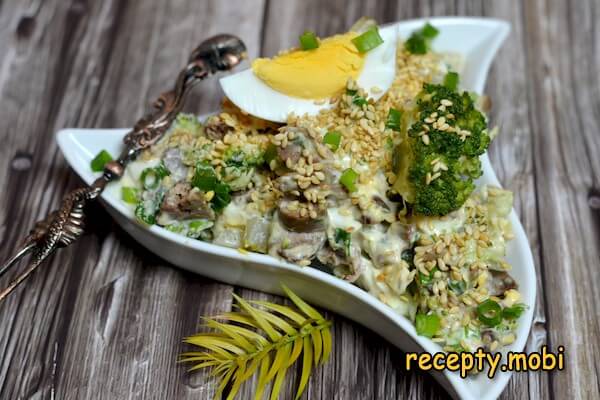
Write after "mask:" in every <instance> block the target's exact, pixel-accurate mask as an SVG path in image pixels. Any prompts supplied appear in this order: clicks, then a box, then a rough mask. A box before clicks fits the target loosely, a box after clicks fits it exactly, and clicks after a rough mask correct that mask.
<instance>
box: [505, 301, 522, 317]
mask: <svg viewBox="0 0 600 400" xmlns="http://www.w3.org/2000/svg"><path fill="white" fill-rule="evenodd" d="M523 311H525V304H515V305H514V306H512V307H507V308H505V309H504V310H502V317H503V318H504V319H517V318H519V317H520V316H521V314H523Z"/></svg>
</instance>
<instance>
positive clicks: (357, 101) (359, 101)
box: [352, 96, 369, 107]
mask: <svg viewBox="0 0 600 400" xmlns="http://www.w3.org/2000/svg"><path fill="white" fill-rule="evenodd" d="M352 103H354V104H356V105H357V106H360V107H362V106H364V105H367V104H369V102H368V101H367V99H365V98H364V97H361V96H354V98H353V99H352Z"/></svg>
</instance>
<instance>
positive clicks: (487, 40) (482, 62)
mask: <svg viewBox="0 0 600 400" xmlns="http://www.w3.org/2000/svg"><path fill="white" fill-rule="evenodd" d="M429 21H430V22H431V23H432V24H433V25H434V26H436V27H437V28H439V30H440V35H439V36H438V38H437V39H436V40H435V43H434V48H435V49H436V50H440V51H452V52H456V53H460V54H462V55H463V56H464V59H465V68H464V70H463V73H462V74H461V81H462V84H463V86H464V87H465V88H466V89H469V90H473V91H475V92H478V93H481V92H482V91H483V88H484V84H485V79H486V76H487V72H488V69H489V66H490V64H491V62H492V59H493V58H494V55H495V54H496V52H497V50H498V48H499V47H500V45H501V44H502V42H503V41H504V39H505V38H506V36H507V35H508V32H509V29H510V28H509V25H508V24H507V23H505V22H503V21H498V20H492V19H476V18H433V19H430V20H429ZM424 22H425V20H410V21H405V22H401V23H399V24H398V28H399V33H400V36H401V37H403V38H406V37H408V36H409V35H410V33H411V32H412V31H413V30H415V29H418V28H419V27H421V26H422V25H423V23H424ZM126 132H127V130H126V129H65V130H62V131H60V132H59V133H58V137H57V140H58V145H59V146H60V149H61V150H62V152H63V154H64V156H65V158H66V159H67V161H68V162H69V164H70V165H71V167H72V168H73V169H74V170H75V171H76V172H77V173H78V174H79V176H81V178H82V179H83V180H84V181H85V182H87V183H90V182H92V181H93V179H94V178H95V177H96V176H97V174H94V173H93V172H92V171H91V170H90V160H91V159H92V158H93V157H94V155H95V154H97V153H98V152H99V151H100V150H101V149H107V150H108V151H109V152H110V153H112V154H119V153H120V150H121V148H122V144H121V140H122V138H123V135H124V134H125V133H126ZM482 161H483V169H484V174H483V176H482V177H481V178H480V180H479V183H480V184H493V185H499V182H498V179H497V178H496V175H495V174H494V171H493V170H492V168H491V165H490V163H489V159H488V157H487V155H486V156H483V159H482ZM102 200H103V201H104V203H105V205H106V208H107V209H108V211H109V213H110V214H111V215H112V216H113V217H114V219H115V220H116V221H117V222H118V223H119V224H120V225H121V226H122V227H123V229H125V230H126V231H127V232H128V233H129V234H130V235H132V236H133V237H134V238H135V239H136V240H137V241H139V242H140V243H141V244H142V245H144V246H145V247H146V248H148V249H149V250H150V251H152V252H154V253H156V254H157V255H159V256H161V257H162V258H164V259H165V260H167V261H169V262H171V263H173V264H175V265H177V266H179V267H182V268H185V269H188V270H190V271H193V272H197V273H199V274H201V275H204V276H207V277H210V278H212V279H215V280H218V281H222V282H226V283H229V284H232V285H239V286H245V287H249V288H252V289H257V290H260V291H264V292H269V293H275V294H282V293H281V283H282V282H283V283H285V284H286V285H288V286H289V287H290V288H291V289H292V290H294V291H295V292H296V293H298V295H300V296H301V297H302V298H303V299H305V300H307V301H308V302H310V303H312V304H316V305H319V306H321V307H324V308H327V309H329V310H332V311H334V312H336V313H338V314H341V315H344V316H346V317H348V318H350V319H352V320H354V321H356V322H358V323H359V324H361V325H363V326H366V327H368V328H369V329H372V330H374V331H375V332H377V333H378V334H379V335H381V336H382V337H384V338H385V339H386V340H388V341H389V342H390V343H393V344H394V345H396V346H398V347H399V348H401V349H402V350H405V351H427V352H430V353H435V352H438V351H440V350H441V349H440V347H439V346H438V345H437V344H435V343H433V342H432V341H430V340H429V339H427V338H425V337H422V336H418V335H417V334H416V333H415V329H414V327H413V325H412V323H411V322H410V321H409V320H408V319H406V318H404V317H402V316H401V315H398V314H396V313H395V312H394V311H393V310H392V309H391V308H390V307H388V306H386V305H385V304H383V303H382V302H380V301H379V300H377V299H376V298H375V297H373V296H371V295H370V294H368V293H367V292H365V291H364V290H362V289H360V288H358V287H357V286H354V285H352V284H350V283H348V282H345V281H343V280H341V279H338V278H336V277H335V276H332V275H329V274H327V273H325V272H322V271H320V270H318V269H314V268H310V267H299V266H297V265H293V264H289V263H285V262H282V261H280V260H277V259H274V258H272V257H269V256H267V255H262V254H255V253H246V252H244V253H242V252H239V251H238V250H235V249H230V248H226V247H221V246H218V245H214V244H211V243H205V242H201V241H198V240H194V239H189V238H185V237H183V236H179V235H177V234H174V233H171V232H169V231H167V230H165V229H163V228H160V227H158V226H151V227H148V226H145V225H142V224H140V223H138V222H137V221H136V219H135V217H134V215H133V212H132V211H131V209H130V208H129V207H128V206H126V205H125V204H124V203H122V201H121V198H120V188H119V186H118V183H114V184H111V185H109V187H108V189H107V190H106V191H105V192H104V193H103V195H102ZM510 221H511V223H512V225H513V228H514V233H515V239H514V240H513V241H512V242H510V244H509V246H508V254H507V261H508V262H509V263H510V264H512V265H513V271H512V275H513V276H514V278H515V279H516V281H517V282H518V283H519V288H520V291H521V293H522V295H523V302H524V303H525V304H527V305H528V306H529V308H528V309H527V310H526V311H525V312H524V313H523V315H522V316H521V318H520V321H519V328H518V331H517V339H516V341H515V342H514V343H513V344H512V345H510V346H508V347H507V348H506V349H505V352H507V351H522V350H523V349H524V347H525V343H526V341H527V336H528V334H529V330H530V327H531V321H532V316H533V307H534V305H535V292H536V275H535V269H534V265H533V257H532V255H531V250H530V248H529V243H528V241H527V237H526V236H525V232H524V231H523V227H522V226H521V223H520V222H519V220H518V218H517V215H516V214H515V212H514V210H513V212H512V213H511V215H510ZM433 376H434V377H435V378H436V379H437V380H438V381H439V382H440V383H441V384H442V385H443V386H444V387H445V388H446V390H447V391H448V392H449V393H450V394H451V395H452V396H453V397H455V398H463V399H478V400H484V399H495V398H496V397H498V395H499V394H500V393H501V392H502V390H503V389H504V387H505V386H506V384H507V383H508V380H509V378H510V373H507V372H499V373H497V374H496V376H495V378H494V379H492V380H490V379H488V378H487V376H486V374H485V373H483V374H479V375H477V376H474V377H469V378H467V379H461V378H460V377H459V376H458V374H457V373H452V372H448V371H445V372H443V373H442V372H435V373H433Z"/></svg>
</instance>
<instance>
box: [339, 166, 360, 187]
mask: <svg viewBox="0 0 600 400" xmlns="http://www.w3.org/2000/svg"><path fill="white" fill-rule="evenodd" d="M357 179H358V173H357V172H356V171H355V170H353V169H352V168H348V169H346V170H344V172H342V176H340V183H341V184H342V185H343V186H344V187H345V188H346V189H347V190H348V191H349V192H354V191H356V180H357Z"/></svg>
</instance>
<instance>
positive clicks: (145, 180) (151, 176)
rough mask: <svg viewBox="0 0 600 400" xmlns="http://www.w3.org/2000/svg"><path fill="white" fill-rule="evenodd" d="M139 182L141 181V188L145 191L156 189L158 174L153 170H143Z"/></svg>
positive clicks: (158, 180)
mask: <svg viewBox="0 0 600 400" xmlns="http://www.w3.org/2000/svg"><path fill="white" fill-rule="evenodd" d="M140 181H142V186H143V187H144V189H146V190H152V189H156V188H157V187H158V184H159V183H160V179H159V178H158V173H157V172H156V169H155V168H146V169H145V170H143V171H142V175H141V177H140Z"/></svg>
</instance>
